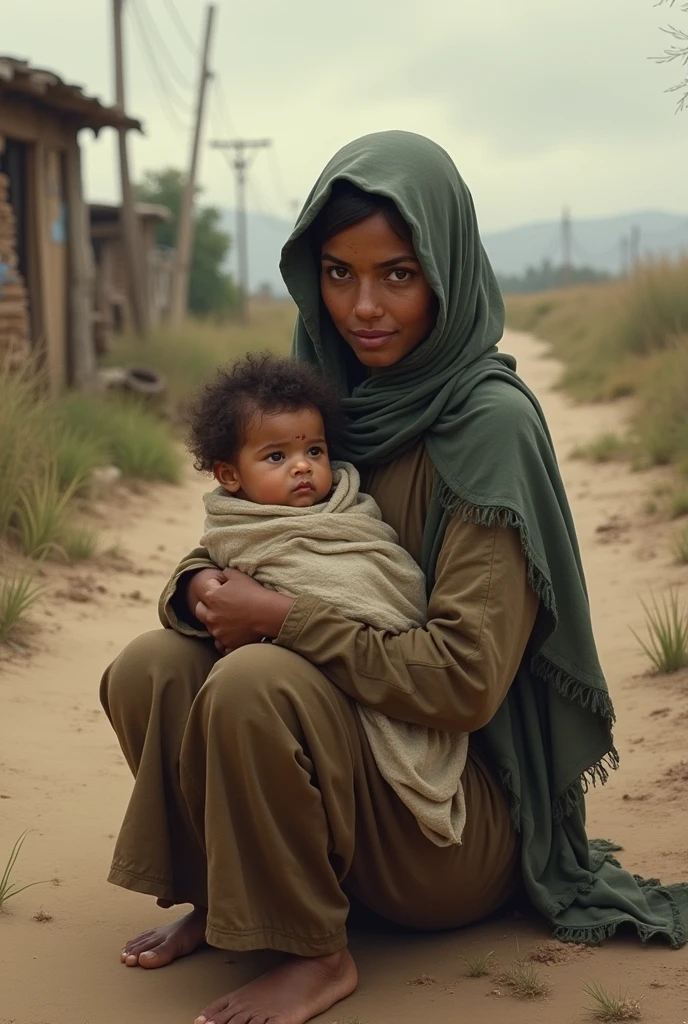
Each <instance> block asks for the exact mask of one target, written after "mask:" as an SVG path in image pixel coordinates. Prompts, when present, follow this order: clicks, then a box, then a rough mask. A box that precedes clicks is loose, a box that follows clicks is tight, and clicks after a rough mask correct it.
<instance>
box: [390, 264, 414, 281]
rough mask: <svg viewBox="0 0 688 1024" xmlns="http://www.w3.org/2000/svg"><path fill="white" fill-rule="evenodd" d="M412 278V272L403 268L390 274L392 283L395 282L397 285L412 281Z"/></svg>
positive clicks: (398, 268)
mask: <svg viewBox="0 0 688 1024" xmlns="http://www.w3.org/2000/svg"><path fill="white" fill-rule="evenodd" d="M394 275H396V276H394ZM412 276H413V275H412V273H411V271H410V270H404V268H403V267H396V268H395V269H394V270H393V271H392V273H391V274H390V277H391V279H392V281H395V282H396V283H397V284H402V283H405V282H406V281H410V280H411V277H412Z"/></svg>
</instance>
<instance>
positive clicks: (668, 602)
mask: <svg viewBox="0 0 688 1024" xmlns="http://www.w3.org/2000/svg"><path fill="white" fill-rule="evenodd" d="M641 603H642V606H643V610H644V611H645V627H646V629H647V639H643V638H642V637H641V636H639V635H638V634H637V633H636V631H635V630H631V632H632V633H633V636H634V637H635V638H636V640H637V641H638V643H639V644H640V646H641V648H642V649H643V651H644V652H645V654H646V655H647V657H648V659H649V660H650V662H651V664H652V667H653V668H654V670H655V672H658V673H663V674H667V675H668V674H671V673H672V672H679V671H680V670H681V669H682V668H686V667H687V666H688V608H687V607H685V606H684V605H683V604H682V603H681V600H680V598H679V594H678V590H677V589H676V588H675V587H673V588H672V589H671V590H669V592H668V593H667V594H665V595H664V596H663V597H661V598H656V597H653V598H652V602H651V603H650V604H649V605H648V604H646V603H645V602H644V601H642V602H641Z"/></svg>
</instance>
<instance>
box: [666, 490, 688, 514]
mask: <svg viewBox="0 0 688 1024" xmlns="http://www.w3.org/2000/svg"><path fill="white" fill-rule="evenodd" d="M669 511H670V514H671V518H672V519H680V518H681V517H682V516H688V487H686V488H683V489H682V490H680V491H677V493H676V494H674V496H673V497H672V499H671V503H670V508H669Z"/></svg>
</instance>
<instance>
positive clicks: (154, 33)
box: [135, 0, 193, 106]
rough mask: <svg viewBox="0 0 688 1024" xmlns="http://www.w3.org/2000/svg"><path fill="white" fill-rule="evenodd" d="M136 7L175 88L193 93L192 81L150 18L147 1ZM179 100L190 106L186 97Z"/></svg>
mask: <svg viewBox="0 0 688 1024" xmlns="http://www.w3.org/2000/svg"><path fill="white" fill-rule="evenodd" d="M135 6H137V7H138V13H139V17H140V19H141V23H142V25H143V22H144V21H145V22H146V26H147V27H146V26H144V28H145V31H146V34H147V35H148V37H149V38H150V39H151V40H152V41H153V42H155V44H156V45H157V47H158V52H159V54H160V55H161V59H162V66H163V67H164V68H165V70H166V71H170V72H171V73H172V81H174V83H175V88H177V87H179V88H180V89H181V90H182V92H183V93H184V94H186V93H187V92H191V90H192V89H193V85H192V82H191V79H190V78H187V76H186V75H185V74H184V72H183V71H182V70H181V68H180V67H179V65H178V64H177V62H176V60H175V59H174V56H173V55H172V52H171V50H170V48H169V47H168V45H167V43H166V42H165V40H164V38H163V36H162V33H161V32H160V30H159V28H158V26H157V25H156V23H155V19H154V18H151V16H150V11H149V10H148V7H147V6H146V2H145V0H135ZM151 49H152V46H151ZM177 100H178V102H180V105H181V106H185V105H188V103H187V100H186V99H185V98H184V96H182V97H181V99H180V98H179V97H177Z"/></svg>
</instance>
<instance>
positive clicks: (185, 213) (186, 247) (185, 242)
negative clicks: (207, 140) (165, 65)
mask: <svg viewBox="0 0 688 1024" xmlns="http://www.w3.org/2000/svg"><path fill="white" fill-rule="evenodd" d="M206 17H207V20H206V26H205V41H204V43H203V54H202V57H201V72H200V78H199V82H198V101H197V105H196V124H195V127H194V137H193V143H192V146H191V160H190V163H189V173H188V175H187V177H186V184H185V185H184V192H183V195H182V201H181V207H180V210H179V222H178V224H177V255H176V260H175V281H174V287H173V289H172V309H171V320H172V323H173V324H179V323H180V322H181V320H182V319H183V318H184V316H185V315H186V310H187V304H188V297H189V265H190V263H191V252H192V248H193V219H192V214H193V201H194V194H195V191H196V170H197V167H198V150H199V145H200V141H201V131H202V129H203V108H204V106H205V92H206V86H207V84H208V79H209V78H210V69H209V67H208V55H209V53H210V40H211V38H212V33H213V20H214V17H215V7H214V5H213V4H208V11H207V16H206Z"/></svg>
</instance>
